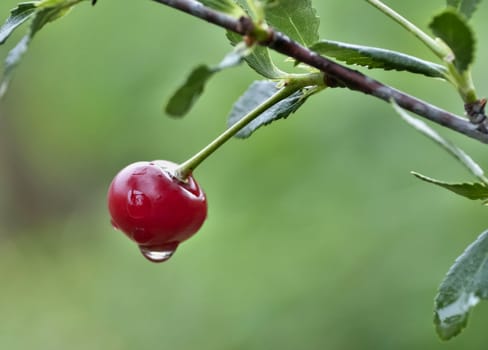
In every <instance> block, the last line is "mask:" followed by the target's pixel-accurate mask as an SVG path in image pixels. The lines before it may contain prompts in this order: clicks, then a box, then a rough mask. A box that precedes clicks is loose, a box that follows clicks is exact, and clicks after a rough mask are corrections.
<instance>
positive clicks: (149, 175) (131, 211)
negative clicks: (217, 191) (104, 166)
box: [108, 160, 207, 262]
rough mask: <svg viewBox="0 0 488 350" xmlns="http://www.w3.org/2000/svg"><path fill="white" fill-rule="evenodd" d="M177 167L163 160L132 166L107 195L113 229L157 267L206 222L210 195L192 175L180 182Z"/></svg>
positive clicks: (126, 168) (121, 172) (123, 170)
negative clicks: (127, 238)
mask: <svg viewBox="0 0 488 350" xmlns="http://www.w3.org/2000/svg"><path fill="white" fill-rule="evenodd" d="M177 166H178V165H177V164H175V163H172V162H168V161H162V160H158V161H153V162H137V163H133V164H130V165H128V166H127V167H125V168H124V169H122V170H121V171H120V172H119V173H118V174H117V175H116V176H115V178H114V179H113V181H112V183H111V184H110V188H109V190H108V209H109V211H110V215H111V217H112V220H111V221H112V225H113V226H114V227H115V228H116V229H118V230H121V231H122V232H124V233H125V234H126V235H127V236H128V237H129V238H130V239H132V240H133V241H135V242H136V243H137V244H138V245H139V248H140V250H141V252H142V254H143V255H144V256H145V257H146V258H147V259H149V260H151V261H153V262H162V261H166V260H168V259H169V258H170V257H171V255H172V254H173V253H174V251H175V250H176V248H177V247H178V245H179V244H180V243H181V242H183V241H185V240H187V239H188V238H190V237H191V236H193V235H194V234H195V233H196V232H197V231H198V230H199V229H200V227H201V226H202V225H203V222H204V221H205V218H206V217H207V199H206V197H205V193H203V191H202V190H201V188H200V186H199V185H198V183H197V182H196V181H195V180H194V179H193V177H192V176H189V177H188V178H187V179H186V180H185V181H182V180H180V179H178V178H176V177H175V175H174V174H175V169H176V168H177Z"/></svg>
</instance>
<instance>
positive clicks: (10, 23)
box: [0, 1, 37, 45]
mask: <svg viewBox="0 0 488 350" xmlns="http://www.w3.org/2000/svg"><path fill="white" fill-rule="evenodd" d="M36 4H37V1H31V2H23V3H20V4H18V5H17V7H16V8H14V9H12V10H11V11H10V17H9V18H7V20H6V21H5V23H4V24H3V25H2V26H1V27H0V45H1V44H3V43H4V42H5V41H6V40H7V39H8V37H9V36H10V35H11V34H12V33H13V31H14V30H15V29H16V28H17V27H19V26H20V25H21V24H22V23H24V22H25V21H27V20H28V19H29V18H30V17H32V15H33V14H34V12H35V11H36Z"/></svg>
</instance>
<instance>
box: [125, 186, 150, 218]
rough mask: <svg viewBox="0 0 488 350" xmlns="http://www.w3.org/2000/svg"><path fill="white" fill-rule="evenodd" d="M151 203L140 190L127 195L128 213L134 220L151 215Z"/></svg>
mask: <svg viewBox="0 0 488 350" xmlns="http://www.w3.org/2000/svg"><path fill="white" fill-rule="evenodd" d="M150 209H151V201H150V200H149V198H147V196H146V195H145V194H144V193H142V192H141V191H138V190H131V191H130V192H129V193H128V194H127V212H128V213H129V215H130V216H131V217H132V218H134V219H142V218H144V217H145V216H146V215H148V214H149V212H150Z"/></svg>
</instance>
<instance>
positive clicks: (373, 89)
mask: <svg viewBox="0 0 488 350" xmlns="http://www.w3.org/2000/svg"><path fill="white" fill-rule="evenodd" d="M153 1H155V2H157V3H160V4H164V5H167V6H170V7H172V8H175V9H178V10H180V11H183V12H186V13H188V14H190V15H192V16H195V17H198V18H200V19H203V20H205V21H207V22H210V23H213V24H215V25H217V26H220V27H222V28H225V29H227V30H230V31H232V32H235V33H237V34H240V35H243V36H248V37H251V38H253V35H255V33H260V32H259V30H257V29H259V28H256V26H255V25H254V23H253V22H252V20H251V19H249V18H247V17H241V18H239V19H236V18H233V17H231V16H228V15H226V14H223V13H220V12H218V11H215V10H213V9H211V8H208V7H205V6H203V5H202V4H201V3H200V2H198V1H195V0H153ZM253 39H258V40H259V39H260V38H253ZM259 44H260V45H263V46H267V47H269V48H271V49H273V50H275V51H277V52H280V53H282V54H284V55H286V56H289V57H293V58H294V59H296V60H297V61H300V62H302V63H305V64H308V65H310V66H312V67H315V68H317V69H319V70H320V71H322V72H324V73H325V74H326V75H327V76H328V78H329V79H330V78H332V79H333V80H334V81H335V85H336V86H344V87H347V88H348V89H350V90H354V91H360V92H363V93H365V94H367V95H371V96H375V97H377V98H379V99H381V100H383V101H385V102H388V103H390V101H391V100H394V101H395V102H396V103H397V104H398V105H399V106H400V107H402V108H404V109H406V110H408V111H410V112H412V113H415V114H417V115H419V116H422V117H424V118H426V119H428V120H431V121H433V122H435V123H437V124H440V125H442V126H445V127H447V128H449V129H451V130H454V131H456V132H459V133H461V134H464V135H466V136H468V137H471V138H473V139H476V140H478V141H481V142H483V143H487V144H488V133H485V132H483V130H484V129H482V130H479V129H478V126H477V125H474V124H472V123H471V122H470V121H469V120H467V119H464V118H462V117H459V116H457V115H455V114H453V113H450V112H447V111H445V110H442V109H440V108H438V107H436V106H433V105H431V104H429V103H427V102H425V101H422V100H420V99H418V98H416V97H413V96H410V95H408V94H406V93H403V92H401V91H399V90H396V89H394V88H392V87H390V86H388V85H385V84H383V83H381V82H379V81H377V80H374V79H373V78H370V77H368V76H367V75H364V74H363V73H360V72H358V71H355V70H352V69H350V68H347V67H345V66H343V65H340V64H338V63H335V62H333V61H331V60H329V59H327V58H325V57H323V56H320V55H319V54H317V53H315V52H313V51H311V50H310V49H308V48H306V47H304V46H302V45H300V44H299V43H297V42H295V41H293V40H291V39H290V38H289V37H287V36H286V35H284V34H283V33H281V32H278V31H276V30H274V29H272V28H269V29H268V38H267V39H266V40H260V41H259Z"/></svg>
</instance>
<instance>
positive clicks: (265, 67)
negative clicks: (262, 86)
mask: <svg viewBox="0 0 488 350" xmlns="http://www.w3.org/2000/svg"><path fill="white" fill-rule="evenodd" d="M227 38H228V39H229V41H230V42H231V44H232V45H237V44H238V43H240V42H241V39H242V38H241V36H240V35H239V34H236V33H233V32H227ZM245 60H246V63H247V64H248V65H249V67H251V68H252V69H254V70H255V71H256V72H257V73H258V74H260V75H262V76H263V77H265V78H268V79H279V78H282V77H283V76H285V75H286V73H285V72H283V71H281V70H280V69H278V67H276V66H275V64H274V63H273V61H272V60H271V56H270V54H269V50H268V48H267V47H264V46H255V47H253V48H252V52H251V53H250V54H249V55H247V56H246V57H245Z"/></svg>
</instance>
